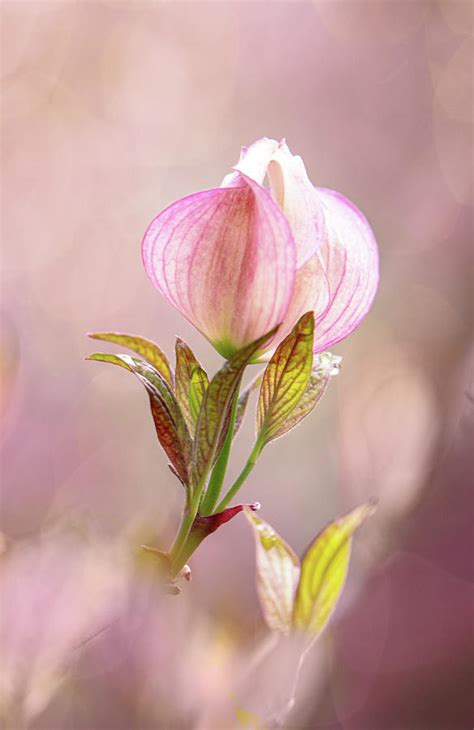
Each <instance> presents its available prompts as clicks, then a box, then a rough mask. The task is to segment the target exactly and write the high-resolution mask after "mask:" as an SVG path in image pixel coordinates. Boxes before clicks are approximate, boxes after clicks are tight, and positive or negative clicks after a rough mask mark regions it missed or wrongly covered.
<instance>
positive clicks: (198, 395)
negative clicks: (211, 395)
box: [189, 366, 209, 424]
mask: <svg viewBox="0 0 474 730" xmlns="http://www.w3.org/2000/svg"><path fill="white" fill-rule="evenodd" d="M208 386H209V378H208V377H207V373H206V371H205V370H203V369H202V368H201V367H199V366H198V367H196V368H194V370H193V372H192V373H191V379H190V381H189V410H190V412H191V417H192V419H193V424H196V421H197V418H198V415H199V409H200V408H201V403H202V399H203V398H204V393H205V392H206V390H207V388H208Z"/></svg>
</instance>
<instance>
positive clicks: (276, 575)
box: [245, 510, 300, 634]
mask: <svg viewBox="0 0 474 730" xmlns="http://www.w3.org/2000/svg"><path fill="white" fill-rule="evenodd" d="M245 515H246V517H247V519H248V521H249V522H250V524H251V525H252V527H253V533H254V537H255V548H256V563H257V590H258V595H259V598H260V605H261V607H262V611H263V615H264V618H265V621H266V622H267V624H268V626H269V627H270V629H272V631H279V632H281V633H284V634H287V633H289V632H290V630H291V628H292V615H293V603H294V598H295V592H296V586H297V585H298V578H299V575H300V562H299V560H298V558H297V557H296V555H295V553H294V552H293V550H292V549H291V548H290V546H289V545H288V544H287V543H286V542H285V541H284V540H283V539H282V538H281V537H280V535H279V534H278V533H277V532H275V530H274V529H273V528H272V527H270V525H269V524H268V523H267V522H264V521H263V520H261V519H260V518H259V517H257V516H256V515H255V514H254V513H253V512H251V511H250V510H245Z"/></svg>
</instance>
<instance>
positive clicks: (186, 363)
mask: <svg viewBox="0 0 474 730" xmlns="http://www.w3.org/2000/svg"><path fill="white" fill-rule="evenodd" d="M175 351H176V373H175V392H176V398H177V399H178V403H179V405H180V407H181V411H182V413H183V415H184V418H185V419H186V424H187V426H188V428H189V432H190V433H191V434H194V429H195V425H196V421H195V419H194V418H193V415H192V413H191V405H190V400H189V398H190V384H191V376H192V374H193V371H194V370H196V369H199V370H200V371H202V373H204V375H206V373H205V371H204V370H203V368H202V367H201V363H200V362H199V360H198V359H197V358H196V356H195V355H194V353H193V351H192V350H191V348H190V347H189V345H187V344H186V343H185V342H184V341H183V340H181V339H180V338H179V337H178V338H177V339H176V346H175ZM206 378H207V375H206Z"/></svg>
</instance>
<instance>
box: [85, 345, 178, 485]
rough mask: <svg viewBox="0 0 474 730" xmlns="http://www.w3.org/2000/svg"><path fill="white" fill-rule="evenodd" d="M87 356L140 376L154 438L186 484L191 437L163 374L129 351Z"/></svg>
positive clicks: (98, 353)
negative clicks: (121, 353) (151, 419)
mask: <svg viewBox="0 0 474 730" xmlns="http://www.w3.org/2000/svg"><path fill="white" fill-rule="evenodd" d="M87 359H88V360H99V361H101V362H109V363H112V364H113V365H119V366H120V367H123V368H125V369H126V370H129V371H130V372H131V373H133V374H134V375H135V376H136V377H137V378H138V379H139V380H140V382H141V383H142V385H144V387H145V388H146V390H147V392H148V395H149V397H150V408H151V413H152V416H153V420H154V423H155V428H156V434H157V436H158V440H159V442H160V444H161V446H162V447H163V449H164V451H165V452H166V455H167V456H168V458H169V459H170V461H171V463H172V466H173V467H174V470H175V471H176V473H177V475H178V477H179V479H180V480H181V481H182V482H183V483H184V484H185V485H189V481H190V479H189V476H190V475H189V464H190V461H191V447H192V444H191V438H190V436H189V432H188V429H187V427H186V423H185V421H184V418H183V416H182V413H181V411H180V408H179V406H178V403H177V401H176V398H175V396H174V394H173V392H172V390H171V388H170V386H169V384H168V383H167V382H166V380H165V379H164V378H163V376H162V375H161V374H160V373H159V372H158V371H157V370H155V368H153V367H152V366H151V365H150V364H149V363H146V362H144V361H143V360H139V359H138V358H135V357H132V356H131V355H111V354H109V353H101V352H97V353H95V354H93V355H90V356H89V357H88V358H87Z"/></svg>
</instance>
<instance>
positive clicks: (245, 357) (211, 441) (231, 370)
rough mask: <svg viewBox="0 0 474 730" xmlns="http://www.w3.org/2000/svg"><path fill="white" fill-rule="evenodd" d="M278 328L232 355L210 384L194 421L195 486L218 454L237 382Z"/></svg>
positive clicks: (238, 382) (238, 383)
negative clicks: (195, 421)
mask: <svg viewBox="0 0 474 730" xmlns="http://www.w3.org/2000/svg"><path fill="white" fill-rule="evenodd" d="M277 329H278V328H277V327H275V328H274V329H273V330H272V331H271V332H269V333H268V334H266V335H264V336H263V337H259V338H258V340H255V342H252V343H251V344H250V345H247V346H246V347H244V348H242V350H239V351H238V352H236V353H235V354H234V355H232V357H231V358H230V359H229V360H227V361H226V363H225V364H224V365H223V366H222V367H221V369H220V370H219V371H218V372H217V373H216V375H214V377H213V378H212V380H211V382H210V383H209V387H208V388H207V390H206V392H205V394H204V398H203V400H202V404H201V409H200V411H199V416H198V420H197V423H196V435H195V439H194V450H193V482H194V485H195V486H196V485H197V484H198V483H199V482H200V480H201V479H202V478H203V477H204V476H205V475H206V474H207V473H208V471H209V468H210V467H211V465H212V463H213V461H214V458H215V456H216V454H217V453H218V452H217V449H218V446H219V444H220V443H221V437H222V431H223V429H224V428H225V425H226V423H228V422H229V414H230V409H231V407H232V401H233V398H234V394H235V391H236V389H237V388H238V386H239V385H240V381H241V380H242V375H243V374H244V370H245V368H246V367H247V365H248V363H249V362H251V360H252V358H253V356H254V355H255V353H256V352H258V350H259V349H260V348H261V347H262V345H264V344H265V342H267V341H268V340H269V339H270V338H271V337H272V336H273V335H274V334H275V332H276V331H277Z"/></svg>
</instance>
